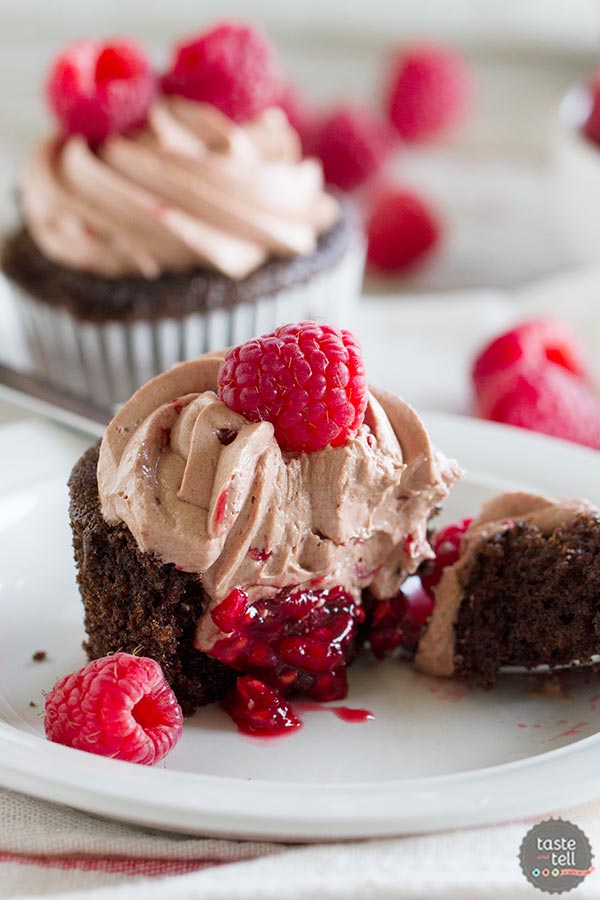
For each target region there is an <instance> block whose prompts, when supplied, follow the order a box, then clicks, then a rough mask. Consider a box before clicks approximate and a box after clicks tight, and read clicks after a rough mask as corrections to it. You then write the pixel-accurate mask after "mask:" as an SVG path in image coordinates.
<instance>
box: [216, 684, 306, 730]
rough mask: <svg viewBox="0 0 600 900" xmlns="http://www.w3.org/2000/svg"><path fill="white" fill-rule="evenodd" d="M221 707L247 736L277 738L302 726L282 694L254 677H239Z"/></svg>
mask: <svg viewBox="0 0 600 900" xmlns="http://www.w3.org/2000/svg"><path fill="white" fill-rule="evenodd" d="M221 706H222V707H223V709H224V710H225V712H227V713H229V715H230V716H231V718H232V719H233V721H234V722H235V724H236V725H237V727H238V728H239V730H240V731H242V732H244V733H245V734H251V735H255V736H265V737H276V736H277V735H279V734H284V733H286V732H288V731H291V730H293V729H295V728H300V727H301V726H302V723H301V722H300V719H298V718H297V716H296V715H294V713H293V711H292V709H291V707H290V705H289V703H288V702H287V701H286V700H284V698H283V697H282V696H281V694H280V693H279V691H277V690H275V689H274V688H271V687H269V686H268V685H266V684H263V682H262V681H259V680H258V679H257V678H253V677H252V676H251V675H243V676H242V677H241V678H238V680H237V682H236V685H235V687H234V688H233V690H232V691H230V692H229V694H228V695H227V696H226V697H225V699H224V700H223V701H222V703H221Z"/></svg>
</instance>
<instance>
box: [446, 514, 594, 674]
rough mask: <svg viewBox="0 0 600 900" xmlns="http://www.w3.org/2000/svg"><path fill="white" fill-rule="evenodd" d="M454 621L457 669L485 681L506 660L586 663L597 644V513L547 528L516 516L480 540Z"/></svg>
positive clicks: (516, 662) (512, 662)
mask: <svg viewBox="0 0 600 900" xmlns="http://www.w3.org/2000/svg"><path fill="white" fill-rule="evenodd" d="M462 587H463V592H464V599H463V602H462V604H461V606H460V609H459V612H458V617H457V620H456V624H455V635H456V649H455V665H456V670H457V674H458V675H463V676H468V677H471V678H474V679H475V680H477V681H478V682H479V683H480V684H482V685H483V686H485V687H491V686H492V685H493V684H494V683H495V681H496V675H497V672H498V670H499V669H500V668H501V667H502V666H505V665H515V666H525V667H527V668H534V667H536V666H539V665H548V666H550V667H551V668H553V667H559V666H564V665H568V664H569V663H571V662H573V661H574V660H579V661H580V662H582V663H589V661H590V659H591V657H592V656H594V655H595V654H597V653H598V652H599V650H600V517H598V516H596V515H593V514H584V515H580V516H578V517H577V518H575V519H574V520H573V521H572V522H570V523H569V524H567V525H564V526H562V527H559V528H557V529H555V530H554V531H553V532H552V533H551V534H550V535H545V534H543V533H542V532H541V531H540V529H539V528H537V527H536V526H532V525H529V524H519V525H516V526H515V527H514V528H510V529H508V530H506V531H504V532H501V533H499V534H496V535H494V536H493V537H488V538H486V539H484V540H482V541H481V543H480V545H479V547H478V550H477V553H476V556H475V559H474V562H473V565H472V566H471V567H470V569H469V572H468V573H467V575H466V576H465V579H464V583H463V585H462Z"/></svg>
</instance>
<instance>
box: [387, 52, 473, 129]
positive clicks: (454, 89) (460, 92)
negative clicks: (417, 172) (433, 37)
mask: <svg viewBox="0 0 600 900" xmlns="http://www.w3.org/2000/svg"><path fill="white" fill-rule="evenodd" d="M472 95H473V79H472V75H471V72H470V70H469V67H468V65H467V63H466V61H465V59H464V58H463V57H462V56H461V54H460V53H458V52H457V51H456V50H452V49H450V48H449V47H440V46H434V45H423V46H416V47H406V48H403V49H401V50H399V51H398V52H397V53H396V55H395V57H394V60H393V63H392V70H391V73H390V79H389V87H388V96H387V109H388V113H389V117H390V120H391V122H392V123H393V125H394V126H395V127H396V129H397V131H398V132H399V133H400V135H401V137H402V138H403V140H405V141H407V142H410V141H414V142H417V141H424V140H428V139H430V138H433V137H436V136H437V135H438V134H439V133H440V132H442V131H444V130H446V129H447V128H448V127H449V126H451V125H454V124H455V122H457V121H458V120H459V119H460V118H462V116H463V115H464V113H465V111H466V109H467V108H468V106H469V103H470V101H471V98H472Z"/></svg>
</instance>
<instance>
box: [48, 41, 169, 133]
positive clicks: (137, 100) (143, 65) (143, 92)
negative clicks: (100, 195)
mask: <svg viewBox="0 0 600 900" xmlns="http://www.w3.org/2000/svg"><path fill="white" fill-rule="evenodd" d="M46 92H47V97H48V101H49V103H50V106H51V108H52V110H53V111H54V112H55V113H56V115H57V116H58V118H59V120H60V122H61V124H62V127H63V130H64V131H65V133H66V134H83V135H84V136H85V137H86V138H87V139H88V141H89V142H90V143H91V144H98V143H100V142H101V141H103V140H104V139H105V138H106V137H108V135H110V134H119V133H122V132H125V131H127V130H129V129H130V128H135V127H136V126H139V125H142V124H143V122H144V120H145V118H146V114H147V112H148V109H149V108H150V104H151V103H152V101H153V99H154V96H155V94H156V77H155V75H154V73H153V71H152V69H151V68H150V64H149V62H148V60H147V59H146V57H145V56H144V54H143V52H142V50H141V49H140V48H139V47H138V45H137V44H135V43H134V42H133V41H124V40H123V41H121V40H119V41H112V42H110V43H106V44H102V43H100V42H98V41H78V42H76V43H75V44H71V45H70V46H69V47H67V49H66V50H64V52H63V53H62V54H61V55H60V56H59V57H58V58H57V59H56V60H55V61H54V63H53V65H52V67H51V69H50V74H49V76H48V81H47V85H46Z"/></svg>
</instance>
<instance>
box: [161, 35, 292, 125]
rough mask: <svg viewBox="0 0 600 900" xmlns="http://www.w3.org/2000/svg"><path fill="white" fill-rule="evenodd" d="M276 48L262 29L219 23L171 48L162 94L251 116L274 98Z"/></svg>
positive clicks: (241, 119)
mask: <svg viewBox="0 0 600 900" xmlns="http://www.w3.org/2000/svg"><path fill="white" fill-rule="evenodd" d="M277 85H278V69H277V61H276V57H275V52H274V50H273V48H272V46H271V44H270V43H269V42H268V41H267V39H266V38H265V37H264V35H263V34H262V32H260V31H257V30H256V29H254V28H249V27H248V26H247V25H241V24H238V23H235V22H222V23H221V24H219V25H216V26H215V27H213V28H211V29H210V30H209V31H205V32H203V33H202V34H199V35H197V36H196V37H194V38H192V39H191V40H189V41H186V42H185V43H182V44H179V46H177V47H176V48H175V58H174V61H173V63H172V65H171V68H170V69H169V71H168V72H167V73H166V75H165V76H164V78H163V90H164V91H165V93H167V94H181V96H183V97H187V98H188V99H189V100H197V101H199V102H202V103H211V104H212V105H213V106H216V107H217V109H220V110H221V112H223V113H225V115H226V116H229V118H230V119H233V121H234V122H244V121H246V120H248V119H253V118H254V117H255V116H257V115H258V114H259V113H261V112H262V111H263V110H264V109H266V108H267V107H268V106H270V105H271V104H272V103H273V102H274V101H275V99H276V94H277Z"/></svg>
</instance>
